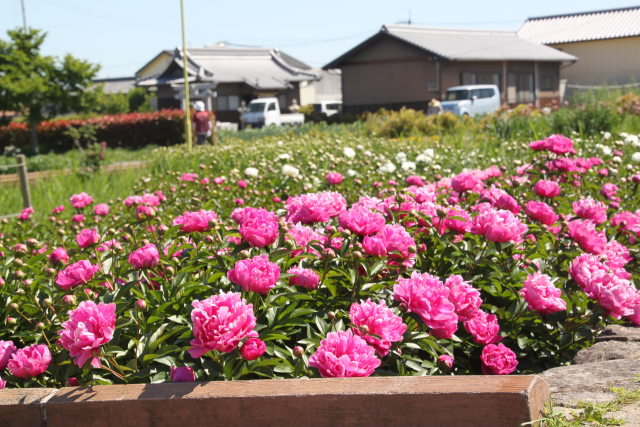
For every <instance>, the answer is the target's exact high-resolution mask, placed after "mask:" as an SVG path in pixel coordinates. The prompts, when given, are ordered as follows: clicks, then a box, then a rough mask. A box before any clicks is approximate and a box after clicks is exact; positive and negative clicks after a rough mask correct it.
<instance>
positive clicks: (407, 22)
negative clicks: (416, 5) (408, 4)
mask: <svg viewBox="0 0 640 427" xmlns="http://www.w3.org/2000/svg"><path fill="white" fill-rule="evenodd" d="M396 24H407V25H411V9H409V19H407V20H406V21H398V22H396Z"/></svg>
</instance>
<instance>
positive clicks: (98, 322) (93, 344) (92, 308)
mask: <svg viewBox="0 0 640 427" xmlns="http://www.w3.org/2000/svg"><path fill="white" fill-rule="evenodd" d="M62 328H63V329H62V330H61V331H58V335H60V339H59V340H58V342H59V343H60V345H62V347H64V348H65V349H67V350H69V355H70V356H71V357H72V358H73V363H75V364H76V366H78V367H79V368H82V367H83V366H84V365H85V364H86V363H87V361H90V362H91V366H93V367H94V368H99V367H100V358H99V355H100V348H101V346H102V345H104V344H106V343H108V342H109V341H111V339H112V338H113V332H114V331H115V329H116V305H115V304H113V303H112V304H105V303H102V302H101V303H98V304H96V303H95V302H93V301H83V302H81V303H80V304H79V305H78V308H76V309H75V310H71V311H69V320H67V321H66V322H63V323H62Z"/></svg>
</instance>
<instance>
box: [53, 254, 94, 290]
mask: <svg viewBox="0 0 640 427" xmlns="http://www.w3.org/2000/svg"><path fill="white" fill-rule="evenodd" d="M98 268H99V267H98V266H97V265H93V264H91V263H90V262H89V261H87V260H86V259H83V260H81V261H78V262H75V263H73V264H69V265H68V266H66V267H65V269H64V270H62V271H60V272H59V273H58V276H57V277H56V284H57V285H58V286H60V287H61V288H62V289H64V290H69V289H72V288H75V287H76V286H79V285H83V284H85V283H87V282H89V280H91V278H92V277H93V275H94V274H96V271H98Z"/></svg>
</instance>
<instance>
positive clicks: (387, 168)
mask: <svg viewBox="0 0 640 427" xmlns="http://www.w3.org/2000/svg"><path fill="white" fill-rule="evenodd" d="M395 171H396V165H394V164H393V163H391V162H389V161H387V163H385V164H384V165H382V166H380V167H379V168H378V172H381V173H393V172H395Z"/></svg>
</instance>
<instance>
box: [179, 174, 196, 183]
mask: <svg viewBox="0 0 640 427" xmlns="http://www.w3.org/2000/svg"><path fill="white" fill-rule="evenodd" d="M196 179H198V174H197V173H183V174H182V176H180V181H187V182H195V181H196Z"/></svg>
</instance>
